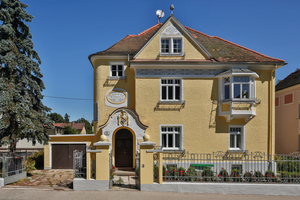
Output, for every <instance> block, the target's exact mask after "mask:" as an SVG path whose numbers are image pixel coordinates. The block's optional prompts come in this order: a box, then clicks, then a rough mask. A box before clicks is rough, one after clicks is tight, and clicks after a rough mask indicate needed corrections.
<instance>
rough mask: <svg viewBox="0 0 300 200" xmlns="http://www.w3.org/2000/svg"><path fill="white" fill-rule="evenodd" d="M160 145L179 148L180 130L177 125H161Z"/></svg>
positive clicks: (167, 147)
mask: <svg viewBox="0 0 300 200" xmlns="http://www.w3.org/2000/svg"><path fill="white" fill-rule="evenodd" d="M160 131H161V146H162V148H163V149H174V150H179V149H181V142H182V141H181V131H182V127H179V126H174V127H173V126H161V130H160Z"/></svg>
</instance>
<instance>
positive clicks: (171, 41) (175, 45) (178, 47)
mask: <svg viewBox="0 0 300 200" xmlns="http://www.w3.org/2000/svg"><path fill="white" fill-rule="evenodd" d="M182 49H183V44H182V38H161V41H160V52H161V53H162V54H168V55H169V54H176V55H178V54H182Z"/></svg>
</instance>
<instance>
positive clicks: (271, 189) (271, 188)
mask: <svg viewBox="0 0 300 200" xmlns="http://www.w3.org/2000/svg"><path fill="white" fill-rule="evenodd" d="M141 191H157V192H181V193H185V192H186V193H217V194H258V195H282V196H300V185H296V184H246V183H245V184H238V183H165V182H164V183H163V184H157V183H154V184H141Z"/></svg>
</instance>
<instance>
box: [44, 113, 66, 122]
mask: <svg viewBox="0 0 300 200" xmlns="http://www.w3.org/2000/svg"><path fill="white" fill-rule="evenodd" d="M48 116H49V117H50V118H51V120H53V121H54V122H55V123H64V122H65V120H64V118H63V117H62V116H61V115H60V114H58V113H50V114H48Z"/></svg>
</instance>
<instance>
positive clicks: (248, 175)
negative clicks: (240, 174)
mask: <svg viewBox="0 0 300 200" xmlns="http://www.w3.org/2000/svg"><path fill="white" fill-rule="evenodd" d="M244 178H245V180H246V181H247V182H254V175H253V172H252V171H250V172H245V174H244Z"/></svg>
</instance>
